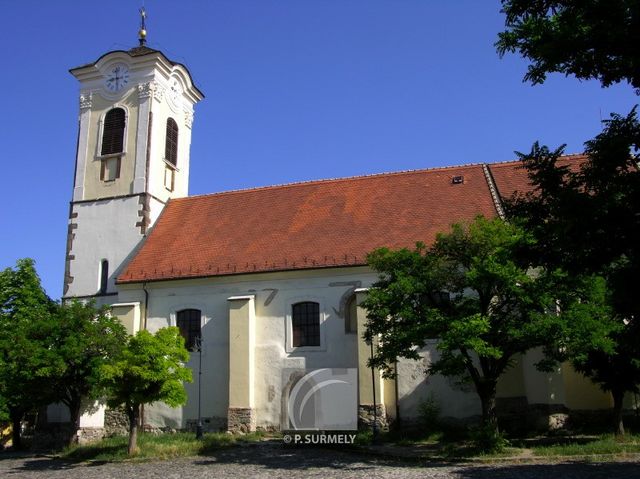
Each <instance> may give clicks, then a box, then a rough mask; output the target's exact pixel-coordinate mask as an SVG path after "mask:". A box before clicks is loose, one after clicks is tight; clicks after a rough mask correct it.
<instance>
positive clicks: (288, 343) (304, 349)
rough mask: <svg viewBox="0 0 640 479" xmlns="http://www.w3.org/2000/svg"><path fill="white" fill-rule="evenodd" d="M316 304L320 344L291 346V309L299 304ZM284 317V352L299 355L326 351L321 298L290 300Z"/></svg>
mask: <svg viewBox="0 0 640 479" xmlns="http://www.w3.org/2000/svg"><path fill="white" fill-rule="evenodd" d="M307 302H311V303H317V304H318V319H319V323H318V325H319V329H320V331H319V335H320V344H319V345H317V346H294V345H293V307H294V306H295V305H296V304H300V303H307ZM285 307H286V315H285V351H286V352H287V353H299V352H324V351H326V350H327V342H326V337H325V334H326V331H325V329H326V327H325V326H326V325H325V321H326V319H327V318H326V312H325V311H326V309H325V305H324V301H323V299H322V298H318V297H316V296H302V297H296V298H290V299H289V300H288V301H287V302H286V304H285Z"/></svg>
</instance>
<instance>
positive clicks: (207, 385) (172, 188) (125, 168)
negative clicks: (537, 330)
mask: <svg viewBox="0 0 640 479" xmlns="http://www.w3.org/2000/svg"><path fill="white" fill-rule="evenodd" d="M116 67H121V68H122V69H123V70H122V71H125V72H127V73H126V76H119V75H116V76H115V78H116V79H118V81H122V82H123V83H122V84H121V85H120V87H119V88H118V87H114V86H113V83H111V84H109V83H107V82H108V81H109V78H114V77H113V75H114V73H113V72H114V71H115V70H114V69H115V68H116ZM72 73H73V74H74V76H76V78H77V79H78V80H79V82H80V88H81V94H80V118H79V120H80V132H79V142H78V153H77V158H76V171H75V182H74V190H73V199H72V202H71V208H70V218H69V236H68V242H67V262H66V270H65V291H64V298H65V299H70V298H81V299H88V298H89V299H90V298H93V299H95V300H96V301H97V302H98V303H99V304H110V305H113V306H114V308H113V309H114V313H115V314H116V315H117V316H118V317H120V318H121V319H122V320H123V322H124V323H125V325H126V326H127V329H128V331H129V332H130V333H135V332H136V331H138V330H140V329H148V330H149V331H151V332H155V331H157V330H158V329H160V328H162V327H164V326H176V316H177V313H178V312H179V311H181V310H185V309H197V310H199V311H200V312H201V334H202V340H203V343H202V358H201V359H202V376H201V383H199V379H198V364H199V359H200V357H199V353H197V352H194V353H191V359H190V361H189V367H191V368H192V370H193V376H194V382H193V383H191V384H187V385H186V388H187V392H188V397H189V400H188V403H187V404H186V405H185V406H184V407H180V408H168V407H166V406H164V405H162V404H154V405H151V406H148V407H146V408H145V412H144V421H145V424H148V425H151V426H154V427H161V428H162V427H168V428H177V429H181V428H186V427H189V426H190V425H192V424H193V423H194V421H195V419H196V418H197V410H198V387H199V386H200V387H201V398H202V402H201V409H202V417H203V418H204V421H205V427H206V428H207V429H209V430H218V429H225V428H227V427H228V426H229V421H230V414H231V413H232V412H233V411H236V412H237V411H240V412H242V411H245V412H246V411H249V413H248V414H249V416H250V419H249V420H248V424H249V426H248V427H249V428H254V427H260V428H265V429H278V428H280V424H281V419H282V416H283V411H284V410H285V404H284V403H283V397H282V396H283V395H282V392H283V390H284V387H285V384H284V382H285V381H286V379H283V371H284V370H285V369H315V368H357V369H358V370H359V383H358V391H359V401H358V403H359V405H360V406H373V403H376V404H375V406H376V407H377V406H378V405H381V406H382V407H383V408H384V409H385V410H386V414H387V416H388V417H389V418H392V419H393V418H397V415H398V414H399V416H400V418H402V419H403V420H405V419H415V418H416V417H417V416H418V414H419V406H420V404H421V403H422V402H423V401H425V400H426V399H427V398H429V397H433V398H434V400H436V401H437V402H438V403H439V404H440V406H441V409H442V415H443V416H448V417H453V418H465V417H469V416H474V415H478V414H479V413H480V405H479V401H478V398H477V395H476V394H475V393H474V392H473V391H471V390H469V389H467V390H464V389H462V388H461V387H460V386H458V385H456V384H454V383H453V382H452V381H451V380H448V379H446V378H443V377H440V376H433V377H431V376H427V375H426V371H427V370H428V366H429V364H430V362H431V361H432V360H433V359H434V358H435V357H436V356H437V349H436V344H435V343H430V344H428V345H427V347H425V348H424V350H423V351H422V352H421V356H422V357H423V359H422V360H421V361H406V360H401V361H399V362H398V365H397V370H398V378H397V380H395V381H389V380H383V379H381V378H380V376H379V374H378V372H376V373H375V379H374V380H370V378H371V371H370V370H369V369H368V368H367V366H366V361H367V359H368V354H369V353H368V351H369V349H368V348H369V346H366V345H365V344H364V341H363V339H362V337H361V336H362V328H363V325H364V321H365V320H366V317H365V316H364V314H365V313H363V312H362V310H361V308H359V307H356V308H355V310H354V311H356V313H354V314H356V315H357V321H355V320H354V321H353V322H352V323H351V324H352V325H351V328H350V327H348V325H347V324H346V323H347V321H348V319H347V317H346V315H347V304H348V301H349V300H350V298H352V297H353V296H354V295H355V296H356V297H357V298H358V302H360V299H361V298H362V297H363V295H365V294H366V288H368V287H369V286H371V284H372V283H373V282H374V281H375V280H376V275H375V274H374V273H373V272H372V271H370V270H369V269H368V268H367V267H364V266H357V267H356V266H354V267H346V266H343V267H331V268H321V269H315V270H312V269H307V270H299V271H288V272H286V271H285V272H271V273H253V274H237V275H227V276H213V277H209V278H204V279H184V280H171V281H153V282H146V283H145V282H142V283H132V284H121V285H118V284H116V282H115V280H116V278H117V277H118V275H119V273H120V272H121V271H122V269H123V267H124V266H125V265H126V264H127V262H128V260H129V259H131V258H132V257H133V256H134V254H135V253H136V251H137V249H138V247H139V245H140V243H141V242H142V241H144V239H145V236H146V235H147V234H148V231H149V228H151V227H152V226H153V224H154V223H155V221H156V219H157V218H158V216H159V215H160V213H161V212H162V210H163V208H164V206H165V204H166V202H167V201H169V200H170V199H171V198H178V197H184V196H187V195H188V177H189V147H190V142H191V127H192V121H193V107H194V105H195V103H196V102H197V101H199V100H200V99H202V94H201V93H200V92H199V90H197V88H196V87H195V86H194V85H193V83H192V81H191V78H190V76H189V73H188V71H187V70H186V69H185V68H184V67H183V66H182V65H179V64H174V63H172V62H170V61H168V60H167V59H166V57H164V55H162V53H160V52H157V51H155V50H150V49H145V48H144V47H140V48H138V49H133V50H130V51H129V52H124V51H116V52H111V53H108V54H107V55H104V56H103V57H101V58H100V59H99V60H98V61H97V62H95V63H93V64H90V65H87V66H83V67H80V68H76V69H74V70H72ZM123 75H124V74H123ZM125 80H126V81H125ZM114 89H115V90H116V91H113V90H114ZM112 108H122V109H123V110H124V111H125V114H126V128H125V133H124V140H123V148H122V151H121V152H119V153H118V154H117V155H115V156H117V157H118V161H119V163H118V165H119V167H118V170H119V173H120V174H119V176H118V178H116V179H111V178H109V179H107V180H105V176H104V168H105V161H111V160H112V159H113V157H114V155H107V156H105V155H103V154H102V151H101V145H102V139H103V136H102V135H103V130H104V123H105V116H106V114H107V113H108V112H109V111H110V110H111V109H112ZM169 118H172V119H174V120H175V121H176V123H177V125H178V131H179V135H178V155H177V156H178V161H177V164H176V165H175V166H174V165H172V164H170V163H168V162H167V161H166V159H165V157H164V155H165V142H166V125H167V121H168V119H169ZM111 166H112V165H111ZM168 174H169V175H172V176H171V178H172V180H171V181H169V182H168V180H167V178H168V176H167V175H168ZM238 221H242V218H239V219H238ZM104 261H107V262H108V268H109V269H108V273H109V274H108V278H107V283H106V288H104V286H105V285H104V284H103V283H104V275H103V274H102V271H101V268H102V265H103V264H104ZM303 301H312V302H315V303H318V304H319V307H320V345H319V346H314V347H294V346H293V343H292V327H291V315H292V306H293V305H294V304H295V303H299V302H303ZM353 324H357V328H358V331H357V332H349V329H351V330H353ZM537 354H539V353H538V352H535V351H533V352H530V353H527V354H526V355H524V356H523V357H522V358H520V361H518V362H517V364H516V365H515V366H514V368H513V369H512V370H510V371H509V372H508V373H507V374H506V375H505V377H504V378H503V380H502V381H501V382H500V385H499V388H498V396H499V397H502V398H516V399H517V398H520V399H523V400H524V401H525V402H526V403H528V404H545V405H554V404H557V405H563V404H564V405H568V406H569V407H571V402H572V401H573V403H574V404H580V405H581V407H585V408H586V407H590V408H596V407H608V405H609V402H608V400H607V398H606V397H604V396H602V395H598V394H597V392H595V393H594V392H593V389H594V388H591V389H590V386H589V385H588V384H587V385H585V384H586V383H585V382H584V380H582V379H581V378H579V377H577V376H576V375H575V373H573V372H571V371H569V370H567V369H566V368H564V367H563V368H559V369H558V371H557V372H555V373H553V374H543V373H539V372H536V371H535V368H534V367H533V364H534V363H535V361H536V360H537V359H538V358H537ZM232 371H233V373H232ZM581 381H582V382H581ZM569 384H570V385H571V388H573V389H572V390H580V391H585V392H586V394H579V395H575V394H573V393H570V394H568V393H567V387H569V386H568V385H569ZM585 395H588V396H589V397H592V398H595V399H592V400H589V401H586V402H585V401H584V397H585ZM373 397H376V399H375V400H374V399H372V398H373ZM64 417H65V415H64V413H63V412H60V411H58V410H57V409H55V408H51V409H50V419H52V420H58V421H62V420H64ZM103 421H104V411H103V410H102V409H100V408H98V409H96V410H93V411H92V413H91V414H88V415H85V416H84V417H83V419H82V422H81V425H82V426H83V427H100V426H101V424H102V423H103Z"/></svg>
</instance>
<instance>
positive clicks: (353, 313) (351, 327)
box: [344, 294, 358, 333]
mask: <svg viewBox="0 0 640 479" xmlns="http://www.w3.org/2000/svg"><path fill="white" fill-rule="evenodd" d="M344 330H345V332H347V333H355V332H357V331H358V303H357V301H356V295H355V294H352V295H351V297H350V298H349V299H348V300H347V304H346V306H345V312H344Z"/></svg>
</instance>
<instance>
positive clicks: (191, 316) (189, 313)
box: [176, 309, 202, 351]
mask: <svg viewBox="0 0 640 479" xmlns="http://www.w3.org/2000/svg"><path fill="white" fill-rule="evenodd" d="M201 317H202V313H201V312H200V310H199V309H183V310H182V311H178V313H177V314H176V323H177V324H176V325H177V326H178V329H180V334H181V335H182V337H183V338H184V345H185V347H186V348H187V349H188V350H189V351H199V349H200V335H201V328H200V326H201V323H200V321H201Z"/></svg>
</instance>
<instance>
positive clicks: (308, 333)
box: [291, 301, 320, 347]
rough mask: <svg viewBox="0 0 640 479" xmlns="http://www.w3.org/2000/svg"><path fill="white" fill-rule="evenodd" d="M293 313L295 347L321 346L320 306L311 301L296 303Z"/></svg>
mask: <svg viewBox="0 0 640 479" xmlns="http://www.w3.org/2000/svg"><path fill="white" fill-rule="evenodd" d="M291 313H292V314H291V329H292V332H293V341H292V345H293V347H302V346H320V305H319V304H318V303H314V302H311V301H306V302H304V303H296V304H294V305H293V306H292V311H291Z"/></svg>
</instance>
